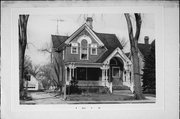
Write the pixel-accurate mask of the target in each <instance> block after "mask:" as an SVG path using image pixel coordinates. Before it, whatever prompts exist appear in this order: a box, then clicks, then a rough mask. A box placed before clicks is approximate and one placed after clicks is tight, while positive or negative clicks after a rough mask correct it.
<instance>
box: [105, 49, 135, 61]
mask: <svg viewBox="0 0 180 119" xmlns="http://www.w3.org/2000/svg"><path fill="white" fill-rule="evenodd" d="M113 57H120V58H121V59H122V60H123V62H124V64H126V63H127V62H128V63H129V64H132V62H131V60H130V59H129V58H128V57H127V56H126V55H125V53H124V52H123V51H122V50H121V49H120V48H119V47H117V48H116V49H115V50H114V51H113V52H112V53H110V55H109V56H108V57H107V58H106V59H105V60H104V62H103V63H109V61H110V60H111V59H112V58H113Z"/></svg>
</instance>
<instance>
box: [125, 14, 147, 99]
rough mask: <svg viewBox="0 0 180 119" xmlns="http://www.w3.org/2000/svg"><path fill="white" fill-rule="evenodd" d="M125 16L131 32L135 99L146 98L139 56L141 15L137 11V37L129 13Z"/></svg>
mask: <svg viewBox="0 0 180 119" xmlns="http://www.w3.org/2000/svg"><path fill="white" fill-rule="evenodd" d="M124 15H125V18H126V21H127V26H128V33H129V39H130V45H131V55H132V60H133V72H134V74H133V75H134V96H135V99H137V100H140V99H144V95H143V93H142V87H141V77H140V64H139V56H138V52H139V51H138V47H137V44H138V39H139V34H140V29H141V16H140V14H138V13H135V18H136V34H135V37H134V36H133V28H132V27H133V26H132V23H131V19H130V15H129V14H128V13H125V14H124Z"/></svg>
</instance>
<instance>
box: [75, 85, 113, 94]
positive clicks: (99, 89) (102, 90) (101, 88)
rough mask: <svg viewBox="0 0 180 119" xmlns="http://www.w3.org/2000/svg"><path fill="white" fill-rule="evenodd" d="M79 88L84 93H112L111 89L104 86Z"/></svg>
mask: <svg viewBox="0 0 180 119" xmlns="http://www.w3.org/2000/svg"><path fill="white" fill-rule="evenodd" d="M78 88H79V89H81V90H82V93H101V94H106V93H110V91H109V88H107V87H104V86H79V87H78Z"/></svg>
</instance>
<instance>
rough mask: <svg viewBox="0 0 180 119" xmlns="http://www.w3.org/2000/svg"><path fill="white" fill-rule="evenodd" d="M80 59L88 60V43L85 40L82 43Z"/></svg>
mask: <svg viewBox="0 0 180 119" xmlns="http://www.w3.org/2000/svg"><path fill="white" fill-rule="evenodd" d="M80 52H81V53H80V59H81V60H88V43H87V41H86V40H85V39H83V40H82V41H81V51H80Z"/></svg>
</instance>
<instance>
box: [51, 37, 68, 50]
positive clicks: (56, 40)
mask: <svg viewBox="0 0 180 119" xmlns="http://www.w3.org/2000/svg"><path fill="white" fill-rule="evenodd" d="M51 37H52V44H53V48H54V49H56V50H59V48H62V47H63V46H65V41H66V40H67V39H68V38H69V37H68V36H60V35H51Z"/></svg>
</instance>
